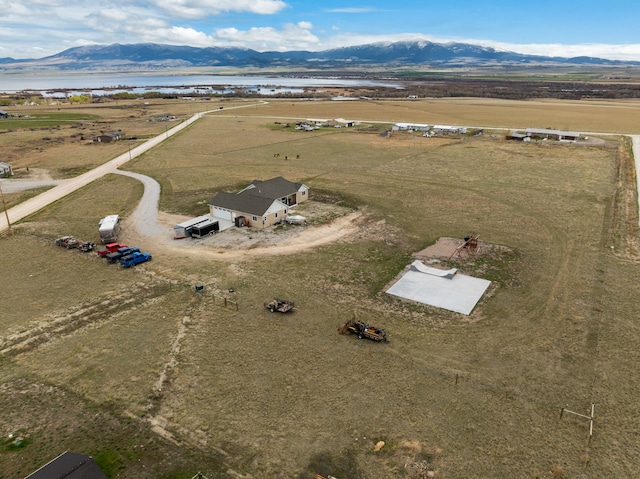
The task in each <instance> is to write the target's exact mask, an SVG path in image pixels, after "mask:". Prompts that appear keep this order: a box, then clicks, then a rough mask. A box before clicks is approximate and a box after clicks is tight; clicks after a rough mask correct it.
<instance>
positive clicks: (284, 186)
mask: <svg viewBox="0 0 640 479" xmlns="http://www.w3.org/2000/svg"><path fill="white" fill-rule="evenodd" d="M251 184H252V185H253V186H254V187H255V188H251V189H250V190H246V191H253V192H254V194H258V195H261V196H266V197H267V198H271V199H272V200H277V199H279V198H283V197H285V196H287V195H292V194H294V193H295V192H297V191H298V190H299V189H300V187H301V186H302V183H294V182H292V181H289V180H286V179H284V178H283V177H282V176H278V177H277V178H271V179H270V180H265V181H261V180H253V182H252V183H251Z"/></svg>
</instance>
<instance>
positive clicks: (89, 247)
mask: <svg viewBox="0 0 640 479" xmlns="http://www.w3.org/2000/svg"><path fill="white" fill-rule="evenodd" d="M95 247H96V244H95V243H91V242H90V241H87V242H85V243H80V244H79V245H78V249H79V250H80V251H82V252H83V253H88V252H89V251H93V250H94V249H95Z"/></svg>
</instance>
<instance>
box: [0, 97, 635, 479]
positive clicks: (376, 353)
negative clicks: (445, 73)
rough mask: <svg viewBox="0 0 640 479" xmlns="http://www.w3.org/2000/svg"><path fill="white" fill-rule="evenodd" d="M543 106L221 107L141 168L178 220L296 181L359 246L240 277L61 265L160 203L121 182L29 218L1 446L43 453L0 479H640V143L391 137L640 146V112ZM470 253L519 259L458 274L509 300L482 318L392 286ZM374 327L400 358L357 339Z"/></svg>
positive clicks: (7, 258) (249, 264) (231, 264)
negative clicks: (81, 467)
mask: <svg viewBox="0 0 640 479" xmlns="http://www.w3.org/2000/svg"><path fill="white" fill-rule="evenodd" d="M341 103H342V104H341ZM345 103H349V104H345ZM352 103H358V104H357V105H353V104H352ZM523 103H526V102H513V103H509V102H495V103H489V102H484V101H481V100H469V101H467V102H465V101H463V100H455V101H449V102H446V103H445V102H430V101H424V102H422V101H421V102H402V101H397V102H317V103H316V104H314V103H313V102H288V101H287V102H283V101H282V102H279V101H273V102H270V103H269V104H268V105H264V106H255V107H251V108H245V109H238V110H235V111H232V110H228V111H227V108H226V107H225V110H224V111H223V112H218V113H216V114H211V115H209V116H207V117H205V118H203V119H202V120H200V121H198V122H197V123H195V124H194V125H193V126H191V127H189V128H188V129H186V130H185V131H183V132H181V133H179V134H178V135H176V136H175V137H173V138H171V139H170V140H168V141H167V142H165V143H164V144H163V145H161V146H160V147H158V148H156V149H154V150H152V151H150V152H148V153H146V154H144V155H143V156H141V157H140V158H137V159H134V160H133V161H132V162H130V163H129V164H128V165H127V169H130V170H132V171H136V172H140V173H144V174H147V175H150V176H153V177H154V178H156V179H157V180H158V181H159V182H160V183H161V185H162V187H163V189H162V198H161V209H162V210H163V211H165V212H168V213H178V214H201V213H203V212H205V211H206V209H207V208H206V204H207V201H208V200H209V199H210V198H211V197H212V196H213V195H214V194H215V193H216V192H217V191H220V190H226V191H236V190H237V189H238V188H239V187H241V186H245V185H247V184H248V183H250V182H251V181H252V180H253V179H267V178H270V177H273V176H279V175H282V176H284V177H285V178H287V179H290V180H292V181H300V182H303V183H305V184H306V185H308V186H309V187H310V191H311V199H312V200H313V199H314V195H315V197H316V199H320V198H321V197H322V198H323V199H324V200H325V201H334V202H340V203H341V204H342V205H349V206H350V207H351V208H357V209H358V210H359V211H360V212H361V214H362V216H361V219H360V220H359V223H358V226H359V228H358V231H357V233H356V234H354V235H351V236H349V237H346V238H343V239H341V240H339V241H337V242H334V243H330V244H327V245H324V246H321V247H318V248H315V249H312V250H307V251H304V252H301V253H297V254H289V255H279V256H270V255H264V256H258V255H253V256H247V257H246V258H244V259H239V260H234V261H228V260H225V259H224V258H222V257H221V258H220V259H216V258H215V254H209V253H206V252H205V251H201V253H200V254H198V252H197V251H199V250H196V253H195V254H189V255H187V254H185V255H180V254H178V253H176V251H177V250H176V249H168V248H161V247H160V246H156V248H157V249H158V251H151V252H152V253H153V255H154V260H153V262H152V263H148V264H145V265H144V266H142V267H137V268H135V269H133V270H131V271H128V270H121V269H117V267H116V266H115V265H106V264H104V263H103V262H102V260H100V259H99V258H97V257H96V256H94V255H82V254H81V253H79V252H77V251H66V250H63V249H60V248H56V247H55V246H54V245H53V239H54V238H55V237H57V236H59V235H63V234H74V235H77V236H79V237H82V238H84V239H93V240H95V239H96V238H95V236H92V235H95V231H94V230H95V224H96V221H97V219H99V218H100V217H101V216H103V215H104V214H106V213H105V211H107V209H109V211H108V212H117V213H120V214H122V215H123V216H124V217H126V216H127V215H128V214H129V213H130V212H131V211H132V209H133V207H134V206H135V203H136V201H137V200H138V198H139V197H140V196H141V193H142V190H141V187H140V185H139V184H137V183H136V182H135V181H133V180H131V179H129V178H122V177H120V176H115V175H114V176H113V177H106V178H104V179H103V180H100V181H98V182H95V183H93V184H91V185H89V186H87V187H86V188H83V189H82V190H80V191H78V192H76V193H74V194H72V195H71V196H69V197H68V198H66V199H64V200H62V201H60V202H58V203H56V204H54V205H51V206H50V207H49V208H47V209H46V210H43V211H42V212H40V213H38V214H36V215H34V216H32V217H30V218H28V219H27V220H26V221H24V222H22V224H21V225H19V226H18V228H17V234H16V235H14V236H12V237H11V236H7V237H4V238H1V239H0V245H1V246H0V248H1V251H2V253H3V254H2V260H1V263H0V264H1V268H2V270H3V271H6V273H5V275H4V280H3V282H2V293H3V294H1V295H0V310H1V311H3V312H5V313H4V316H3V319H2V320H1V321H0V350H4V351H5V352H4V353H3V354H2V355H1V356H0V364H2V368H0V407H1V408H2V410H3V411H9V413H8V414H5V415H1V416H0V429H1V430H3V431H5V434H6V433H8V432H13V433H14V434H20V435H22V436H24V437H25V438H26V439H27V441H26V442H25V444H24V446H22V447H20V448H12V447H10V443H9V442H5V445H6V447H5V448H4V449H0V477H20V476H24V475H26V474H28V473H29V472H30V471H32V470H34V469H35V468H36V467H37V465H38V464H43V463H45V462H47V461H48V460H50V459H51V458H52V457H55V456H56V455H57V454H59V453H60V452H62V451H64V450H75V451H77V452H82V453H86V454H92V455H94V457H96V458H97V459H98V460H99V461H98V462H99V463H100V464H101V465H102V466H103V468H105V471H106V472H108V475H109V477H166V478H170V477H172V478H182V477H185V478H189V477H192V476H193V475H195V474H196V472H198V471H201V472H202V473H203V474H205V475H206V476H207V477H209V478H214V477H215V478H227V477H229V478H230V477H255V478H263V477H264V478H267V477H269V478H273V477H278V478H280V477H281V478H289V477H297V478H312V479H313V478H314V475H315V474H321V475H323V476H325V477H326V476H327V475H329V474H331V475H333V476H335V477H337V478H339V479H343V478H362V479H364V478H372V479H374V478H375V479H385V478H397V477H406V478H410V479H418V478H423V477H432V476H431V475H427V472H429V473H433V474H434V476H435V477H440V478H460V477H469V478H471V477H474V478H475V477H477V478H486V477H505V478H511V477H524V478H536V477H540V478H542V477H558V478H559V477H565V478H569V477H571V478H577V477H633V476H635V475H636V474H637V473H638V465H637V444H636V442H637V441H635V432H634V431H636V430H637V429H638V427H640V424H639V422H640V421H639V419H638V418H639V417H640V414H639V412H640V411H639V409H640V407H639V406H638V402H637V400H636V396H637V394H636V391H635V389H636V388H635V384H636V382H637V381H638V379H640V378H639V377H638V376H639V374H638V372H637V368H636V364H637V362H638V360H639V359H640V358H639V356H640V353H638V348H637V342H638V337H639V336H638V335H639V331H638V327H637V324H636V321H635V316H636V314H635V311H636V307H635V298H636V297H637V294H638V292H639V291H638V290H639V289H640V287H639V286H638V285H639V284H640V281H639V279H640V277H639V276H640V275H639V273H638V270H637V261H638V248H637V234H638V229H637V201H636V200H637V199H636V193H635V173H634V169H633V162H632V158H631V157H630V154H629V151H630V150H629V144H628V141H627V140H624V139H622V138H621V137H617V136H611V137H606V139H607V142H606V143H604V144H601V145H600V146H575V145H570V144H559V143H554V142H540V143H534V142H532V143H515V142H508V141H506V140H504V135H503V133H499V132H498V131H497V130H496V131H492V130H489V129H487V130H486V131H485V134H484V135H483V136H463V137H456V138H424V137H422V136H419V135H417V134H416V135H412V134H408V133H394V134H392V135H391V137H390V138H386V137H384V136H383V135H381V134H380V132H381V131H383V130H384V129H385V128H386V127H387V126H388V125H390V124H392V123H393V122H394V121H415V122H419V121H422V122H425V123H444V124H465V125H477V126H483V127H486V128H489V127H494V128H497V127H500V126H503V127H505V126H509V125H513V126H523V127H524V126H554V127H557V128H563V129H570V130H577V131H589V130H588V129H593V131H602V130H605V131H609V132H611V133H619V132H629V131H633V125H632V117H633V115H631V113H626V114H627V115H628V116H624V115H622V112H635V111H637V110H636V108H637V107H636V106H635V104H631V103H624V102H623V103H619V104H614V103H611V104H604V103H603V104H597V105H590V104H587V103H585V104H580V103H575V104H568V103H567V104H565V103H559V102H535V104H533V103H532V104H531V105H529V106H527V105H523ZM525 107H528V108H529V110H525V109H524V108H525ZM160 109H161V106H158V110H160ZM587 110H588V111H590V112H602V117H600V118H599V119H597V118H594V117H592V118H586V117H585V115H584V111H587ZM483 111H484V116H483ZM581 112H583V113H582V114H581ZM613 112H617V116H616V115H614V113H613ZM594 116H595V115H594ZM614 116H615V117H616V120H615V122H613V120H612V118H613V117H614ZM340 117H342V118H352V119H360V120H363V121H362V123H361V124H360V125H359V126H358V127H356V128H353V129H347V128H342V129H335V128H323V129H320V130H317V131H313V132H304V131H296V130H294V129H293V128H282V127H281V126H277V125H276V123H275V122H276V121H278V122H283V121H289V120H285V119H287V118H289V119H293V120H295V119H296V118H297V119H304V118H340ZM105 118H106V117H105ZM527 118H529V119H530V120H531V121H532V123H523V124H520V123H519V122H520V121H523V122H525V121H526V119H527ZM534 118H535V122H534V121H533V120H532V119H534ZM366 120H370V122H367V121H366ZM609 120H611V121H609ZM374 121H375V122H380V123H374ZM598 121H600V122H601V123H598ZM552 122H553V123H552ZM160 131H161V130H160ZM278 153H279V154H280V156H274V155H277V154H278ZM285 156H286V157H287V160H285V159H284V158H285ZM87 161H89V162H93V161H96V160H94V159H92V160H89V159H87ZM60 167H63V165H60ZM64 167H66V166H64ZM114 192H117V194H114ZM470 233H478V234H480V235H481V236H480V238H481V240H482V242H483V243H485V244H486V245H497V246H501V247H502V249H501V250H500V251H501V252H500V253H492V254H479V255H478V256H476V257H467V256H466V255H463V256H460V257H456V258H451V259H450V260H449V261H447V260H446V259H445V260H441V266H445V267H457V268H459V270H460V271H461V272H463V273H468V274H472V275H475V276H478V277H483V278H486V279H490V280H491V281H492V286H491V288H490V290H489V292H488V294H486V295H485V297H484V298H483V299H482V300H481V302H480V303H479V305H478V306H477V307H476V309H475V310H474V312H473V313H472V314H471V315H470V316H465V315H459V314H456V313H451V312H446V311H443V310H439V309H437V308H433V307H428V306H424V305H418V304H410V303H406V302H402V301H400V300H398V299H395V298H394V297H392V296H389V295H386V294H385V293H384V292H383V290H384V287H385V285H387V284H389V283H390V282H391V281H393V280H394V278H395V277H396V276H397V275H398V273H400V271H401V270H402V269H403V268H404V267H405V266H406V265H407V264H408V263H409V262H410V261H411V255H412V254H413V253H415V252H418V251H420V250H422V249H423V248H425V247H427V246H429V245H431V244H433V243H434V242H435V241H436V240H437V239H438V238H441V237H453V238H462V237H464V236H465V235H467V234H470ZM169 234H170V232H169ZM222 234H224V233H222ZM123 239H124V240H125V241H129V242H131V241H137V240H138V238H137V237H136V235H135V234H134V233H133V232H131V231H125V233H124V236H123ZM140 246H142V247H144V248H146V249H151V250H153V248H154V246H155V245H153V244H141V245H140ZM156 253H158V254H156ZM196 283H202V284H204V285H205V290H204V292H202V293H196V292H195V291H194V289H193V286H194V285H195V284H196ZM230 289H232V290H233V292H230V291H229V290H230ZM274 296H280V297H285V298H289V299H292V300H294V301H295V302H296V304H297V310H296V311H295V312H294V313H293V314H291V315H286V316H285V315H272V314H271V313H269V312H268V311H266V309H265V308H264V307H263V302H264V301H267V300H269V299H270V298H272V297H274ZM225 303H226V306H225ZM235 304H237V309H236V307H235ZM7 312H8V313H7ZM352 315H356V316H358V317H360V318H362V319H365V320H366V321H369V322H371V323H373V324H376V325H379V326H381V327H384V328H385V329H386V330H387V332H388V334H389V338H390V343H388V344H378V343H374V342H367V341H365V340H362V341H359V340H358V339H357V338H355V337H349V336H342V335H339V334H338V332H337V329H338V326H339V325H340V324H341V323H342V322H344V321H345V320H347V319H349V318H350V317H351V316H352ZM591 404H595V421H594V434H593V437H592V439H591V441H590V443H589V442H588V441H589V436H588V431H589V423H588V421H587V420H584V419H582V418H579V417H577V416H576V417H572V416H570V415H565V416H564V417H563V418H560V410H561V408H562V407H566V408H568V409H570V410H572V411H576V412H579V413H581V414H587V413H588V411H589V408H590V406H591ZM16 405H19V406H16ZM378 441H384V442H385V445H384V447H382V449H380V450H379V451H378V452H375V451H374V446H375V444H376V443H377V442H378Z"/></svg>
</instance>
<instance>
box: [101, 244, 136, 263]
mask: <svg viewBox="0 0 640 479" xmlns="http://www.w3.org/2000/svg"><path fill="white" fill-rule="evenodd" d="M138 252H140V248H137V247H135V246H132V247H131V248H118V250H117V251H114V252H113V253H108V254H107V255H106V256H105V258H106V259H107V262H108V263H117V262H118V261H120V258H124V257H125V256H127V255H129V254H131V253H138Z"/></svg>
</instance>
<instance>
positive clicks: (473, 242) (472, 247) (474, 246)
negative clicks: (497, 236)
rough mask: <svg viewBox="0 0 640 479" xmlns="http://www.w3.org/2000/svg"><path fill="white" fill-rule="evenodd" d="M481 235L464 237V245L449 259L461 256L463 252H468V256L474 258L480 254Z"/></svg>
mask: <svg viewBox="0 0 640 479" xmlns="http://www.w3.org/2000/svg"><path fill="white" fill-rule="evenodd" d="M479 238H480V235H479V234H472V235H469V236H465V237H464V243H462V244H461V245H460V246H458V247H457V248H456V250H455V251H454V252H453V253H452V254H451V256H449V259H451V258H453V257H454V256H460V255H461V254H462V251H466V252H467V255H469V256H472V255H474V254H476V253H477V252H478V239H479Z"/></svg>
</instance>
